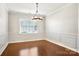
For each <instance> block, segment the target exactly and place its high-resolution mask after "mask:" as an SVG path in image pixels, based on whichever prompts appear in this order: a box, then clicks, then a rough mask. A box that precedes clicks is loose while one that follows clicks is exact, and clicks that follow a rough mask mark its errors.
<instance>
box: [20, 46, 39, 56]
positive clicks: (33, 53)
mask: <svg viewBox="0 0 79 59" xmlns="http://www.w3.org/2000/svg"><path fill="white" fill-rule="evenodd" d="M37 55H38V48H37V47H32V48H26V49H22V50H21V51H20V56H37Z"/></svg>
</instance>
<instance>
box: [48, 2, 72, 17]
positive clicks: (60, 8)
mask: <svg viewBox="0 0 79 59" xmlns="http://www.w3.org/2000/svg"><path fill="white" fill-rule="evenodd" d="M71 5H73V3H68V4H66V5H64V6H61V7H59V8H57V9H55V10H54V11H53V12H52V13H49V14H48V15H47V16H50V15H53V14H56V13H57V12H59V11H61V10H63V9H65V8H66V7H69V6H71Z"/></svg>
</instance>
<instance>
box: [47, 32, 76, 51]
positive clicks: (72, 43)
mask: <svg viewBox="0 0 79 59" xmlns="http://www.w3.org/2000/svg"><path fill="white" fill-rule="evenodd" d="M47 38H48V39H49V40H50V41H52V42H53V41H54V42H59V43H61V44H63V45H65V46H67V47H70V48H73V49H75V50H77V35H76V34H71V33H54V32H53V34H52V33H50V34H48V35H47Z"/></svg>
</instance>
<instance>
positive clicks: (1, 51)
mask: <svg viewBox="0 0 79 59" xmlns="http://www.w3.org/2000/svg"><path fill="white" fill-rule="evenodd" d="M7 46H8V43H6V44H5V45H4V46H3V47H2V48H1V49H0V55H1V54H2V53H3V51H4V50H5V49H6V47H7Z"/></svg>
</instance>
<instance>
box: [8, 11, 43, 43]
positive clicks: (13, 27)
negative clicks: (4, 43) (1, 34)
mask: <svg viewBox="0 0 79 59" xmlns="http://www.w3.org/2000/svg"><path fill="white" fill-rule="evenodd" d="M21 17H23V18H26V20H31V19H32V15H31V14H23V13H18V12H9V41H10V42H16V41H27V40H28V41H29V40H35V39H36V40H38V39H43V38H44V20H43V21H40V22H38V30H39V31H38V33H33V34H20V32H19V31H20V25H19V19H20V18H21Z"/></svg>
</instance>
